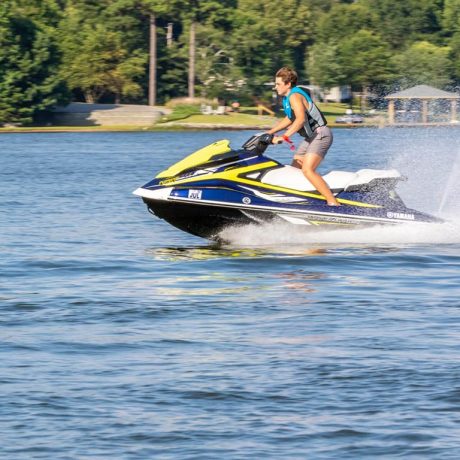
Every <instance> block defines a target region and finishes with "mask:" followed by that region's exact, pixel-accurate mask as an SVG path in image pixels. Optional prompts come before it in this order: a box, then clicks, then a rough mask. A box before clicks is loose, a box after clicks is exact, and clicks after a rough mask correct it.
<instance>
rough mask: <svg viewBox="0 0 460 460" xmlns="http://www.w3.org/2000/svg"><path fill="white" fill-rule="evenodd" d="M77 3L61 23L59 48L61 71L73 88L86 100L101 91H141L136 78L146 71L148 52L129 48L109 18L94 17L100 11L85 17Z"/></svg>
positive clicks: (117, 97) (132, 93)
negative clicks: (113, 28)
mask: <svg viewBox="0 0 460 460" xmlns="http://www.w3.org/2000/svg"><path fill="white" fill-rule="evenodd" d="M87 13H88V11H87V10H86V9H84V8H83V6H81V5H80V8H78V6H73V5H70V6H68V7H67V9H66V14H65V19H63V21H62V22H61V24H60V30H61V40H60V46H61V50H62V55H63V57H62V66H61V75H62V76H63V78H64V79H65V80H66V82H67V85H68V86H69V88H70V89H72V90H80V91H82V92H83V94H84V96H85V100H86V102H90V103H93V102H97V101H98V100H99V99H100V97H101V96H102V95H104V94H113V95H114V97H115V102H120V100H121V98H122V97H126V96H128V97H136V96H140V95H141V93H142V87H141V85H140V84H139V83H138V82H137V81H136V79H137V78H139V77H140V76H141V75H143V74H144V72H145V63H146V61H147V55H146V54H145V52H144V53H143V52H142V51H141V50H136V49H130V48H129V47H128V46H127V44H126V41H125V37H124V35H123V34H122V33H121V32H119V31H116V30H111V28H110V21H108V20H107V21H102V20H100V19H99V20H98V21H96V20H95V19H94V18H100V16H101V15H102V16H103V15H104V13H102V12H100V15H96V16H91V17H87V16H86V14H87Z"/></svg>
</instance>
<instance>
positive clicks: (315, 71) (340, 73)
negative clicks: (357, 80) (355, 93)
mask: <svg viewBox="0 0 460 460" xmlns="http://www.w3.org/2000/svg"><path fill="white" fill-rule="evenodd" d="M308 69H309V71H308V74H309V76H310V81H311V83H313V84H315V85H318V86H322V87H324V88H332V87H333V86H340V85H347V84H348V83H350V82H349V81H348V78H349V76H348V75H347V74H346V73H345V72H344V70H343V67H342V65H341V63H340V55H339V46H338V45H337V44H333V43H331V44H330V43H315V44H314V45H313V46H312V47H311V48H310V50H309V57H308Z"/></svg>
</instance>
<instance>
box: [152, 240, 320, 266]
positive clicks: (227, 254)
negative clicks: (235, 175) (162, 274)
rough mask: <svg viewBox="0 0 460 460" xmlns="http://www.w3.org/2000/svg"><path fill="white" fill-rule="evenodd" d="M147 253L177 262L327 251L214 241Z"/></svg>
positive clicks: (299, 255)
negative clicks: (248, 245)
mask: <svg viewBox="0 0 460 460" xmlns="http://www.w3.org/2000/svg"><path fill="white" fill-rule="evenodd" d="M145 253H146V254H147V255H148V256H149V257H152V258H153V259H155V260H161V261H168V262H177V261H189V260H212V259H230V258H237V259H249V258H263V257H303V256H321V255H325V254H326V253H327V251H326V249H324V248H320V247H313V248H301V247H298V246H297V245H290V246H281V247H279V246H277V247H272V246H267V247H232V246H224V245H220V244H217V243H213V244H211V245H209V246H183V247H159V248H158V247H156V248H148V249H146V250H145Z"/></svg>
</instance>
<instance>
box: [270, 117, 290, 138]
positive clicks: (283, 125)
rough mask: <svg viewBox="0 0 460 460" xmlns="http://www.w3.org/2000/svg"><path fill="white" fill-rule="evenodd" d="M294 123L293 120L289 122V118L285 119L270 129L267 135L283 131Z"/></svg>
mask: <svg viewBox="0 0 460 460" xmlns="http://www.w3.org/2000/svg"><path fill="white" fill-rule="evenodd" d="M291 123H292V121H291V120H289V118H288V117H284V118H283V119H282V120H281V121H280V122H279V123H277V124H276V125H275V126H273V128H270V129H269V130H268V131H267V133H268V134H275V133H277V132H278V131H281V130H282V129H285V128H287V127H288V126H289V125H290V124H291Z"/></svg>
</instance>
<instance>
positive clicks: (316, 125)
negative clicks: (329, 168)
mask: <svg viewBox="0 0 460 460" xmlns="http://www.w3.org/2000/svg"><path fill="white" fill-rule="evenodd" d="M296 85H297V72H296V71H295V70H293V69H291V68H289V67H282V68H281V69H280V70H278V72H277V73H276V76H275V87H276V91H277V93H278V94H279V95H280V96H283V108H284V112H285V114H286V117H285V118H283V119H282V120H281V121H280V122H279V123H277V124H276V125H275V126H274V127H273V128H271V129H270V130H269V131H268V133H269V134H275V133H277V132H278V131H281V130H283V129H286V128H287V129H286V132H285V133H284V135H283V136H274V137H273V143H274V144H277V143H280V142H283V141H285V142H288V143H289V144H291V148H292V149H295V147H294V146H293V143H292V141H291V140H290V137H291V136H292V135H293V134H295V133H299V134H300V135H301V136H302V137H303V138H304V139H303V141H302V142H301V144H300V146H299V148H298V149H297V151H296V152H295V154H294V158H293V161H292V166H295V167H296V168H299V169H301V170H302V172H303V174H304V175H305V177H306V178H307V179H308V180H309V181H310V183H311V184H312V185H313V186H314V187H315V188H316V190H318V192H319V193H321V195H323V196H324V197H325V198H326V200H327V204H328V205H329V206H340V203H339V202H338V201H337V200H336V198H335V196H334V194H333V193H332V192H331V189H330V188H329V186H328V185H327V183H326V181H325V180H324V179H323V178H322V177H321V176H320V175H319V174H318V173H317V172H316V169H317V168H318V166H319V165H320V163H321V161H322V160H323V159H324V157H325V156H326V153H327V151H328V150H329V148H330V146H331V144H332V140H333V136H332V131H331V129H330V128H329V127H328V126H327V121H326V118H325V117H324V115H323V114H322V113H321V111H320V110H319V109H318V107H317V106H316V105H315V103H314V102H313V100H312V98H311V97H310V95H309V94H307V93H306V92H305V91H303V90H302V89H301V88H298V87H297V86H296Z"/></svg>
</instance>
